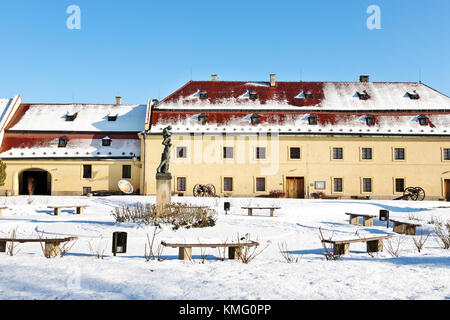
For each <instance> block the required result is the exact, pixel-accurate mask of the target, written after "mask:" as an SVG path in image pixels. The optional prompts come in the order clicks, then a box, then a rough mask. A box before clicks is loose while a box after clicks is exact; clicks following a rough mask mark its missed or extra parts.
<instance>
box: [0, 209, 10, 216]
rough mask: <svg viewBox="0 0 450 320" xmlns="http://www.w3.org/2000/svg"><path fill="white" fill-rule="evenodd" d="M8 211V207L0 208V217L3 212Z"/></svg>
mask: <svg viewBox="0 0 450 320" xmlns="http://www.w3.org/2000/svg"><path fill="white" fill-rule="evenodd" d="M6 209H9V208H8V207H0V217H1V216H2V215H3V210H6Z"/></svg>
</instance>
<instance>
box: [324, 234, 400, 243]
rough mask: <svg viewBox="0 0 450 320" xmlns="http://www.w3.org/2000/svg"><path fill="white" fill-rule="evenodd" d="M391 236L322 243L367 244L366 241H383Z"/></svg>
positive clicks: (325, 240)
mask: <svg viewBox="0 0 450 320" xmlns="http://www.w3.org/2000/svg"><path fill="white" fill-rule="evenodd" d="M391 237H392V236H391V235H386V236H380V237H371V238H361V239H349V240H327V239H324V240H322V242H326V243H333V244H343V243H353V242H367V241H374V240H383V239H387V238H391Z"/></svg>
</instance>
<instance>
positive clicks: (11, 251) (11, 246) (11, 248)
mask: <svg viewBox="0 0 450 320" xmlns="http://www.w3.org/2000/svg"><path fill="white" fill-rule="evenodd" d="M17 229H18V227H15V228H14V229H13V230H12V231H11V233H10V236H9V238H10V241H8V246H7V248H6V250H7V254H8V255H9V256H14V255H15V254H16V253H18V252H19V250H17V251H16V249H17V246H18V243H17V242H16V241H15V240H16V239H17Z"/></svg>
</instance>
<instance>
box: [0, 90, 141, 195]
mask: <svg viewBox="0 0 450 320" xmlns="http://www.w3.org/2000/svg"><path fill="white" fill-rule="evenodd" d="M146 112H147V106H146V105H124V104H121V101H120V97H118V98H117V101H116V104H109V105H108V104H24V103H21V104H20V105H19V106H18V107H17V108H16V109H15V110H14V112H13V116H12V117H11V118H9V119H8V121H7V123H5V126H4V128H3V129H2V134H3V135H4V136H3V140H2V146H1V150H0V158H1V159H2V160H3V161H4V162H5V163H6V165H7V169H6V173H7V176H6V181H5V185H4V186H3V187H1V190H3V191H4V192H5V194H9V195H22V194H23V195H28V194H29V193H30V190H29V185H30V184H31V185H33V191H32V194H35V195H82V194H87V193H91V192H94V193H95V192H105V191H109V192H115V193H120V191H119V188H118V184H117V183H118V181H119V180H127V181H129V182H130V183H131V184H132V185H133V186H134V193H138V194H139V185H140V170H141V169H140V167H141V155H140V141H139V138H138V135H137V134H138V133H139V132H141V131H142V130H143V129H144V122H145V121H144V120H143V119H145V115H146Z"/></svg>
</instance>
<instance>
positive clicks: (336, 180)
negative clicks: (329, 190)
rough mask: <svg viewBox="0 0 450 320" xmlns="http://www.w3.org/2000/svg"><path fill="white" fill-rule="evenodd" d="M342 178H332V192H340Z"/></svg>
mask: <svg viewBox="0 0 450 320" xmlns="http://www.w3.org/2000/svg"><path fill="white" fill-rule="evenodd" d="M342 191H343V186H342V178H333V192H342Z"/></svg>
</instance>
